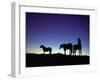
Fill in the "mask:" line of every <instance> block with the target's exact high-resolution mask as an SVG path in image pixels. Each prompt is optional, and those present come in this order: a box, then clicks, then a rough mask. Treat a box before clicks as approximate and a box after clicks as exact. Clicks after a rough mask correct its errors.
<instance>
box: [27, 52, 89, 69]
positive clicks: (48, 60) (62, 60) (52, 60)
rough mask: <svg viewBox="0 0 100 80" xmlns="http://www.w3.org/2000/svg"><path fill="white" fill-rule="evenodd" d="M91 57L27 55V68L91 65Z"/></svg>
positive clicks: (58, 54)
mask: <svg viewBox="0 0 100 80" xmlns="http://www.w3.org/2000/svg"><path fill="white" fill-rule="evenodd" d="M89 63H90V61H89V56H69V55H63V54H61V53H55V54H31V53H26V67H37V66H38V67H39V66H57V65H80V64H89Z"/></svg>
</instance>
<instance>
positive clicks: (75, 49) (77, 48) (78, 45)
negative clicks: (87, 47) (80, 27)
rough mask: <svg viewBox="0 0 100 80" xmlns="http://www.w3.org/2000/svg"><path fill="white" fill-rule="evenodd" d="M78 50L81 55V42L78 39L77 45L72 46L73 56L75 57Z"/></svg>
mask: <svg viewBox="0 0 100 80" xmlns="http://www.w3.org/2000/svg"><path fill="white" fill-rule="evenodd" d="M77 50H78V52H79V55H80V56H81V55H82V45H81V40H80V38H78V43H77V44H75V45H74V46H73V54H74V55H76V51H77Z"/></svg>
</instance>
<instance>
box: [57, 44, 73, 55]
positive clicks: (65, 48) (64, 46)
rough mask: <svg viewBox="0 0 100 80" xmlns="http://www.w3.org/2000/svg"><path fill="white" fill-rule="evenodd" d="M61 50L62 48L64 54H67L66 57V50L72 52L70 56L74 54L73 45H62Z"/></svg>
mask: <svg viewBox="0 0 100 80" xmlns="http://www.w3.org/2000/svg"><path fill="white" fill-rule="evenodd" d="M59 48H60V49H61V48H63V49H64V54H65V55H66V50H69V51H70V52H69V55H71V54H72V50H73V45H72V43H68V44H61V45H60V47H59Z"/></svg>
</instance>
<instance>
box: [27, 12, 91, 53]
mask: <svg viewBox="0 0 100 80" xmlns="http://www.w3.org/2000/svg"><path fill="white" fill-rule="evenodd" d="M77 38H80V39H81V41H82V47H83V51H84V52H85V53H86V54H89V16H88V15H73V14H72V15H71V14H70V15H69V14H51V13H31V12H27V13H26V52H28V53H32V52H33V53H34V52H35V53H36V52H41V53H42V49H40V45H41V44H43V45H45V46H47V47H52V48H53V52H55V53H57V52H62V51H63V50H60V49H59V45H60V44H62V43H66V44H67V43H73V44H77Z"/></svg>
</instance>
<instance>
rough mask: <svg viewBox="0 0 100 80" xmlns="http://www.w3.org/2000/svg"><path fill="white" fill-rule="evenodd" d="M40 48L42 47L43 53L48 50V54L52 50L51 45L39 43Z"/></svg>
mask: <svg viewBox="0 0 100 80" xmlns="http://www.w3.org/2000/svg"><path fill="white" fill-rule="evenodd" d="M40 48H42V49H43V52H44V54H45V52H48V51H49V53H50V54H51V52H52V48H51V47H45V46H43V45H41V46H40Z"/></svg>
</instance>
